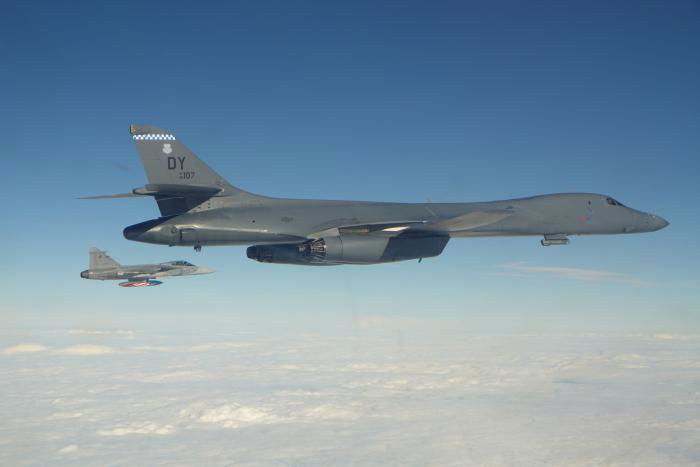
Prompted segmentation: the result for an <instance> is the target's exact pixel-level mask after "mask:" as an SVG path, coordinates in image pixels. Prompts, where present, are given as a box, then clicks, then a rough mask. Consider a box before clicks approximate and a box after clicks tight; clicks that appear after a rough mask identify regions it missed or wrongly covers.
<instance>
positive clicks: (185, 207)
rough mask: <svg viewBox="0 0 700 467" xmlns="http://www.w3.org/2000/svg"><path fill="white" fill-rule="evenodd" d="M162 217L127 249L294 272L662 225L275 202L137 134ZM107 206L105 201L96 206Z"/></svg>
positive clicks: (136, 233) (594, 211) (556, 199)
mask: <svg viewBox="0 0 700 467" xmlns="http://www.w3.org/2000/svg"><path fill="white" fill-rule="evenodd" d="M130 130H131V135H132V138H133V139H134V140H135V142H136V145H137V150H138V152H139V156H140V158H141V161H142V162H143V165H144V168H145V170H146V174H147V177H148V181H149V183H148V184H147V185H146V186H145V187H143V188H138V189H135V190H133V192H132V193H127V194H122V195H109V196H107V197H137V196H152V197H153V198H155V200H156V202H157V203H158V206H159V208H160V211H161V214H162V217H160V218H158V219H153V220H150V221H146V222H142V223H139V224H135V225H132V226H129V227H127V228H126V229H124V236H125V237H126V238H127V239H129V240H134V241H139V242H146V243H153V244H160V245H169V246H192V247H195V249H200V248H201V247H202V246H223V245H251V244H254V245H255V246H253V247H251V248H249V249H248V256H249V257H250V258H252V259H256V260H258V261H263V262H284V263H292V264H316V265H326V264H374V263H381V262H390V261H400V260H406V259H419V258H424V257H431V256H437V255H439V254H440V253H441V252H442V249H443V248H444V246H445V244H446V243H447V242H448V241H449V239H451V238H461V237H486V236H541V237H543V241H542V244H543V245H556V244H566V243H568V238H567V236H570V235H600V234H627V233H642V232H653V231H656V230H660V229H662V228H664V227H666V226H667V225H668V222H666V221H665V220H664V219H663V218H661V217H659V216H657V215H654V214H649V213H645V212H642V211H638V210H636V209H632V208H629V207H627V206H624V205H622V204H621V203H619V202H617V201H616V200H614V199H613V198H611V197H610V196H607V195H603V194H595V193H559V194H548V195H539V196H532V197H529V198H519V199H509V200H501V201H491V202H480V203H388V202H362V201H335V200H303V199H284V198H270V197H266V196H260V195H256V194H252V193H249V192H246V191H243V190H240V189H239V188H236V187H234V186H233V185H231V184H230V183H229V182H228V181H226V180H225V179H223V178H222V177H221V176H219V175H218V174H217V173H216V172H214V171H213V170H212V169H211V168H210V167H209V166H207V165H206V164H205V163H204V162H203V161H201V160H200V159H199V158H198V157H197V156H196V155H195V154H194V153H193V152H191V151H190V150H189V149H188V148H187V147H185V146H184V145H183V144H182V143H181V142H179V141H178V140H177V139H176V138H175V136H174V135H173V134H172V133H170V132H168V131H166V130H162V129H160V128H156V127H152V126H139V125H132V126H131V127H130ZM95 198H100V197H95Z"/></svg>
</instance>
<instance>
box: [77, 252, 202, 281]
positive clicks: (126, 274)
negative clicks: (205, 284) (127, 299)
mask: <svg viewBox="0 0 700 467" xmlns="http://www.w3.org/2000/svg"><path fill="white" fill-rule="evenodd" d="M212 272H214V271H213V270H211V269H207V268H202V267H198V266H195V265H194V264H192V263H188V262H187V261H169V262H167V263H159V264H136V265H133V266H122V265H121V264H119V263H117V262H116V261H114V260H113V259H112V258H111V257H110V256H109V255H107V252H105V251H102V250H98V249H97V248H90V269H86V270H85V271H83V272H81V273H80V277H82V278H83V279H96V280H101V281H105V280H123V281H124V282H120V283H119V285H120V286H122V287H152V286H154V285H160V284H162V282H161V281H158V280H154V279H155V278H162V277H174V276H190V275H193V274H209V273H212Z"/></svg>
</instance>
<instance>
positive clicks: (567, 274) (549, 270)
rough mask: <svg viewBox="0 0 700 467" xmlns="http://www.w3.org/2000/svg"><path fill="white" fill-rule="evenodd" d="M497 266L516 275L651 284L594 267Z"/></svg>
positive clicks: (515, 264) (524, 264) (512, 264)
mask: <svg viewBox="0 0 700 467" xmlns="http://www.w3.org/2000/svg"><path fill="white" fill-rule="evenodd" d="M498 268H500V269H502V270H504V271H507V272H505V273H501V274H506V275H510V276H516V277H534V276H543V277H554V278H561V279H572V280H579V281H586V282H616V283H626V284H630V285H637V286H646V287H649V286H653V285H654V284H653V283H651V282H648V281H643V280H641V279H638V278H636V277H634V276H632V275H630V274H625V273H621V272H613V271H600V270H595V269H583V268H573V267H561V266H533V265H528V264H527V263H524V262H515V263H509V264H502V265H499V266H498Z"/></svg>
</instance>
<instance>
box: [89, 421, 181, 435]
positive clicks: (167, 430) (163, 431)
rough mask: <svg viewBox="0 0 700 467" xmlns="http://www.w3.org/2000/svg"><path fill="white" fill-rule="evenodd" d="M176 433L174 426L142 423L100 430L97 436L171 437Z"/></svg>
mask: <svg viewBox="0 0 700 467" xmlns="http://www.w3.org/2000/svg"><path fill="white" fill-rule="evenodd" d="M174 432H175V427H174V426H172V425H161V424H158V423H155V422H140V423H131V424H129V425H122V426H116V427H113V428H111V429H103V430H98V432H97V434H98V435H100V436H127V435H170V434H173V433H174Z"/></svg>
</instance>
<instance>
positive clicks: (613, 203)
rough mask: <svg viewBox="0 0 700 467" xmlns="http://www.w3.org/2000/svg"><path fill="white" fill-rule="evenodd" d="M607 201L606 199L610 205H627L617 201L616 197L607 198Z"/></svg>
mask: <svg viewBox="0 0 700 467" xmlns="http://www.w3.org/2000/svg"><path fill="white" fill-rule="evenodd" d="M605 201H606V202H607V203H608V204H609V205H611V206H622V207H624V206H625V205H624V204H622V203H621V202H619V201H617V200H615V199H612V198H606V199H605Z"/></svg>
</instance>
